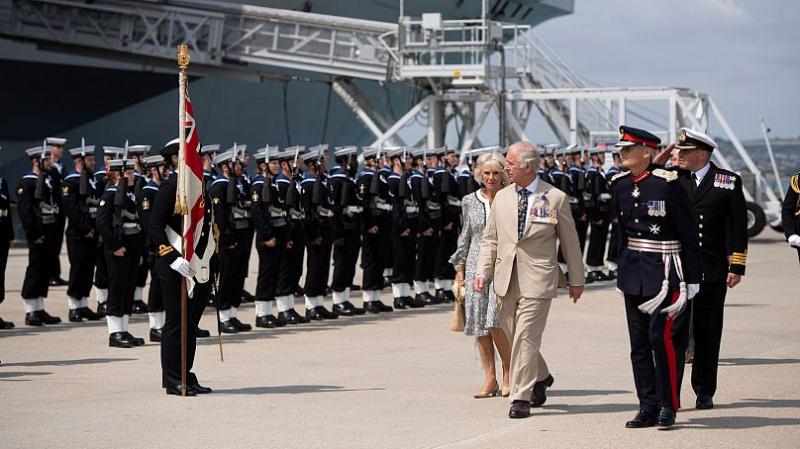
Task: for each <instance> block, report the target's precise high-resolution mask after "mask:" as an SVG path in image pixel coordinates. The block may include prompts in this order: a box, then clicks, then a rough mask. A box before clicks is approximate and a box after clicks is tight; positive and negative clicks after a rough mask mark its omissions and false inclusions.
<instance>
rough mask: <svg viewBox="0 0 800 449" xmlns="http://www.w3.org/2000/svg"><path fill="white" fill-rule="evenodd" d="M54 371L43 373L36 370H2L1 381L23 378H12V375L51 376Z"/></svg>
mask: <svg viewBox="0 0 800 449" xmlns="http://www.w3.org/2000/svg"><path fill="white" fill-rule="evenodd" d="M50 374H53V373H42V372H36V371H0V381H6V380H15V381H21V380H23V379H11V378H12V377H25V376H49V375H50Z"/></svg>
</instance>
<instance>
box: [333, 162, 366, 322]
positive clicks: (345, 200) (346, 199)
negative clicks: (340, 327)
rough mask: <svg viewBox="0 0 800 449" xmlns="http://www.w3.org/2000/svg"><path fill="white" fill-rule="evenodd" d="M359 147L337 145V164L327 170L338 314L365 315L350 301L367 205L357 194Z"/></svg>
mask: <svg viewBox="0 0 800 449" xmlns="http://www.w3.org/2000/svg"><path fill="white" fill-rule="evenodd" d="M357 153H358V147H355V146H346V147H336V148H335V150H334V152H333V157H334V161H335V164H334V165H333V166H332V167H331V168H330V169H329V170H328V191H329V192H330V194H331V197H332V199H333V205H332V207H333V215H334V217H333V229H332V239H333V277H332V278H331V291H332V292H333V311H334V312H336V313H338V314H339V315H344V316H353V315H363V314H364V313H365V312H366V311H365V310H364V309H363V308H361V307H356V306H354V305H353V303H352V302H350V288H351V287H350V286H351V285H353V279H354V278H355V276H356V263H358V253H359V250H360V249H361V216H362V215H363V212H364V208H363V207H362V206H361V204H360V203H359V201H358V198H357V196H356V194H357V192H356V181H355V175H356V170H358V160H357V159H356V155H357Z"/></svg>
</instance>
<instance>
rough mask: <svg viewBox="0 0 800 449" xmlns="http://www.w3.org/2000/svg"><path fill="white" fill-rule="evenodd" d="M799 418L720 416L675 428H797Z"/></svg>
mask: <svg viewBox="0 0 800 449" xmlns="http://www.w3.org/2000/svg"><path fill="white" fill-rule="evenodd" d="M798 424H800V419H798V418H766V417H763V416H720V417H706V418H689V420H688V422H687V423H685V424H681V425H679V426H675V428H686V429H755V428H759V427H772V426H796V425H798Z"/></svg>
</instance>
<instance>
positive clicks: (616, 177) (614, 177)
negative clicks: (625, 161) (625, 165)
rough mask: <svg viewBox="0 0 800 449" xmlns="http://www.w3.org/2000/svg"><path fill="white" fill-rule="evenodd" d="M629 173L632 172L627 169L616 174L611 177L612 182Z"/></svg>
mask: <svg viewBox="0 0 800 449" xmlns="http://www.w3.org/2000/svg"><path fill="white" fill-rule="evenodd" d="M629 174H630V171H629V170H625V171H624V172H620V173H617V174H616V175H614V176H612V177H611V182H614V181H616V180H618V179H620V178H624V177H625V176H628V175H629Z"/></svg>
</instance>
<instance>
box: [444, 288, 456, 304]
mask: <svg viewBox="0 0 800 449" xmlns="http://www.w3.org/2000/svg"><path fill="white" fill-rule="evenodd" d="M444 297H445V300H444V302H456V294H455V293H453V290H444Z"/></svg>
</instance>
